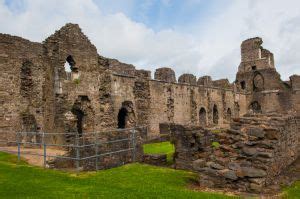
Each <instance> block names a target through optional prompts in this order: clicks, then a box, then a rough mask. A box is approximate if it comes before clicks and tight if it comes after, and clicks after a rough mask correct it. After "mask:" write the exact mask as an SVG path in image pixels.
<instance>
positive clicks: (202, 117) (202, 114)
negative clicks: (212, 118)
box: [199, 107, 207, 127]
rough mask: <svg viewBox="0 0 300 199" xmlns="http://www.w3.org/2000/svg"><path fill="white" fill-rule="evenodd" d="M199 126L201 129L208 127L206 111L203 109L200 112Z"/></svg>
mask: <svg viewBox="0 0 300 199" xmlns="http://www.w3.org/2000/svg"><path fill="white" fill-rule="evenodd" d="M199 124H200V126H201V127H206V125H207V119H206V110H205V108H203V107H201V108H200V110H199Z"/></svg>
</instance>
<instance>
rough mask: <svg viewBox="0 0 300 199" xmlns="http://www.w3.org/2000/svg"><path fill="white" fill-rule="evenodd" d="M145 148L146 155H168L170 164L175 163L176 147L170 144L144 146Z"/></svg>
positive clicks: (160, 143) (161, 143)
mask: <svg viewBox="0 0 300 199" xmlns="http://www.w3.org/2000/svg"><path fill="white" fill-rule="evenodd" d="M143 148H144V153H145V154H167V161H168V163H172V162H173V154H174V152H175V147H174V145H173V144H171V143H170V142H159V143H151V144H144V146H143Z"/></svg>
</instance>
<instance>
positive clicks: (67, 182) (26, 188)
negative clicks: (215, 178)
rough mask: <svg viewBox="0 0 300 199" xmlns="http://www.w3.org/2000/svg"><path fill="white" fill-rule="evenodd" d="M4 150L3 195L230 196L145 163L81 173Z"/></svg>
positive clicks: (0, 193) (1, 168)
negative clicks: (196, 187) (199, 189)
mask: <svg viewBox="0 0 300 199" xmlns="http://www.w3.org/2000/svg"><path fill="white" fill-rule="evenodd" d="M16 161H17V159H16V157H15V156H13V155H8V154H6V153H2V152H0V198H130V199H132V198H229V197H228V196H225V195H220V194H213V193H205V192H196V191H192V190H189V189H188V188H187V186H188V184H189V183H190V180H191V179H195V178H196V176H195V174H193V173H190V172H186V171H179V170H174V169H170V168H161V167H155V166H150V165H142V164H129V165H125V166H122V167H118V168H114V169H109V170H104V171H98V172H87V173H81V174H78V175H77V174H74V173H67V172H62V171H56V170H50V169H42V168H38V167H35V166H30V165H28V164H25V163H24V162H22V163H21V164H17V163H16Z"/></svg>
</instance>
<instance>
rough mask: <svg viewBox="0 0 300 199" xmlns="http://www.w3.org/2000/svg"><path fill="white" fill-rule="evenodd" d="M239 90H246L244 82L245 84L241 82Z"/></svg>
mask: <svg viewBox="0 0 300 199" xmlns="http://www.w3.org/2000/svg"><path fill="white" fill-rule="evenodd" d="M241 88H242V89H243V90H245V89H246V82H245V81H241Z"/></svg>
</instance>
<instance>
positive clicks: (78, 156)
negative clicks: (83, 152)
mask: <svg viewBox="0 0 300 199" xmlns="http://www.w3.org/2000/svg"><path fill="white" fill-rule="evenodd" d="M75 147H76V170H77V172H78V171H79V158H80V154H79V136H78V132H77V133H76V138H75Z"/></svg>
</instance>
